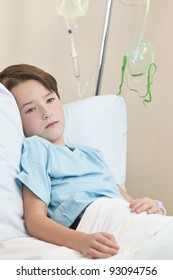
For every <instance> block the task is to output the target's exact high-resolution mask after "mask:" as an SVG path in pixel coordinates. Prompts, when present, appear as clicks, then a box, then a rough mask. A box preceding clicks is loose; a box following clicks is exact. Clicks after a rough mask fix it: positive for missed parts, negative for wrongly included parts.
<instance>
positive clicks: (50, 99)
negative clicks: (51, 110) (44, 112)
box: [47, 97, 55, 103]
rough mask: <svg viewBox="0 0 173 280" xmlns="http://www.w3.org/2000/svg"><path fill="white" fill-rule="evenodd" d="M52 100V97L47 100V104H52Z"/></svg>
mask: <svg viewBox="0 0 173 280" xmlns="http://www.w3.org/2000/svg"><path fill="white" fill-rule="evenodd" d="M54 100H55V98H54V97H52V98H49V99H48V100H47V103H51V102H53V101H54Z"/></svg>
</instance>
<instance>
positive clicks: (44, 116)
mask: <svg viewBox="0 0 173 280" xmlns="http://www.w3.org/2000/svg"><path fill="white" fill-rule="evenodd" d="M52 116H53V114H52V113H44V114H43V119H44V120H46V119H49V118H51V117H52Z"/></svg>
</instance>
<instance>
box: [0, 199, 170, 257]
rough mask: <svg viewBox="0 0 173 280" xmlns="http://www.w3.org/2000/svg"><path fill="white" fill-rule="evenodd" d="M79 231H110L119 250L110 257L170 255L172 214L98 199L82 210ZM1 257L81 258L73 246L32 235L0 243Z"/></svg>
mask: <svg viewBox="0 0 173 280" xmlns="http://www.w3.org/2000/svg"><path fill="white" fill-rule="evenodd" d="M77 230H79V231H85V232H89V233H91V232H98V231H107V232H110V233H113V234H114V235H115V237H116V239H117V242H118V243H119V245H120V251H119V253H118V254H117V255H115V256H113V257H112V258H111V259H118V260H121V259H126V260H127V259H173V217H169V216H167V217H166V216H161V215H147V214H146V213H142V214H134V213H131V212H130V209H129V205H128V203H127V202H125V201H122V200H119V199H98V200H97V201H96V202H94V203H92V204H91V205H90V206H89V207H88V208H87V210H86V212H85V213H84V216H83V218H82V220H81V222H80V224H79V226H78V228H77ZM0 259H4V260H7V259H52V260H53V259H54V260H55V259H57V260H73V259H74V260H77V259H84V258H83V256H82V255H81V254H80V253H79V252H76V251H74V250H71V249H69V248H65V247H62V246H57V245H53V244H49V243H46V242H43V241H40V240H37V239H35V238H32V237H29V236H28V237H22V238H15V239H11V240H8V241H4V242H2V243H0Z"/></svg>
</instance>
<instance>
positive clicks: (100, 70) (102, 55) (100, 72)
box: [95, 0, 113, 95]
mask: <svg viewBox="0 0 173 280" xmlns="http://www.w3.org/2000/svg"><path fill="white" fill-rule="evenodd" d="M112 3H113V0H108V3H107V8H106V16H105V23H104V29H103V36H102V43H101V51H100V58H99V68H98V77H97V84H96V92H95V95H99V94H100V87H101V80H102V75H103V68H104V59H105V54H106V45H107V38H108V31H109V24H110V18H111V11H112Z"/></svg>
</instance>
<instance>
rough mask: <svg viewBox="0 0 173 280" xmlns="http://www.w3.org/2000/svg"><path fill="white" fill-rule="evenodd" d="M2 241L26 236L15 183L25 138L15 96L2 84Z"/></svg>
mask: <svg viewBox="0 0 173 280" xmlns="http://www.w3.org/2000/svg"><path fill="white" fill-rule="evenodd" d="M0 131H1V136H0V206H1V210H0V241H3V240H5V239H10V238H13V237H18V236H23V235H25V234H26V231H25V227H24V221H23V205H22V198H21V193H20V191H19V189H18V187H17V184H16V183H15V181H14V178H15V175H16V172H17V171H18V169H19V161H20V152H21V145H22V141H23V138H24V135H23V131H22V125H21V120H20V115H19V111H18V108H17V105H16V102H15V100H14V98H13V96H12V95H11V93H10V92H9V91H8V90H7V89H6V88H5V87H4V86H3V85H2V84H0Z"/></svg>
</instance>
